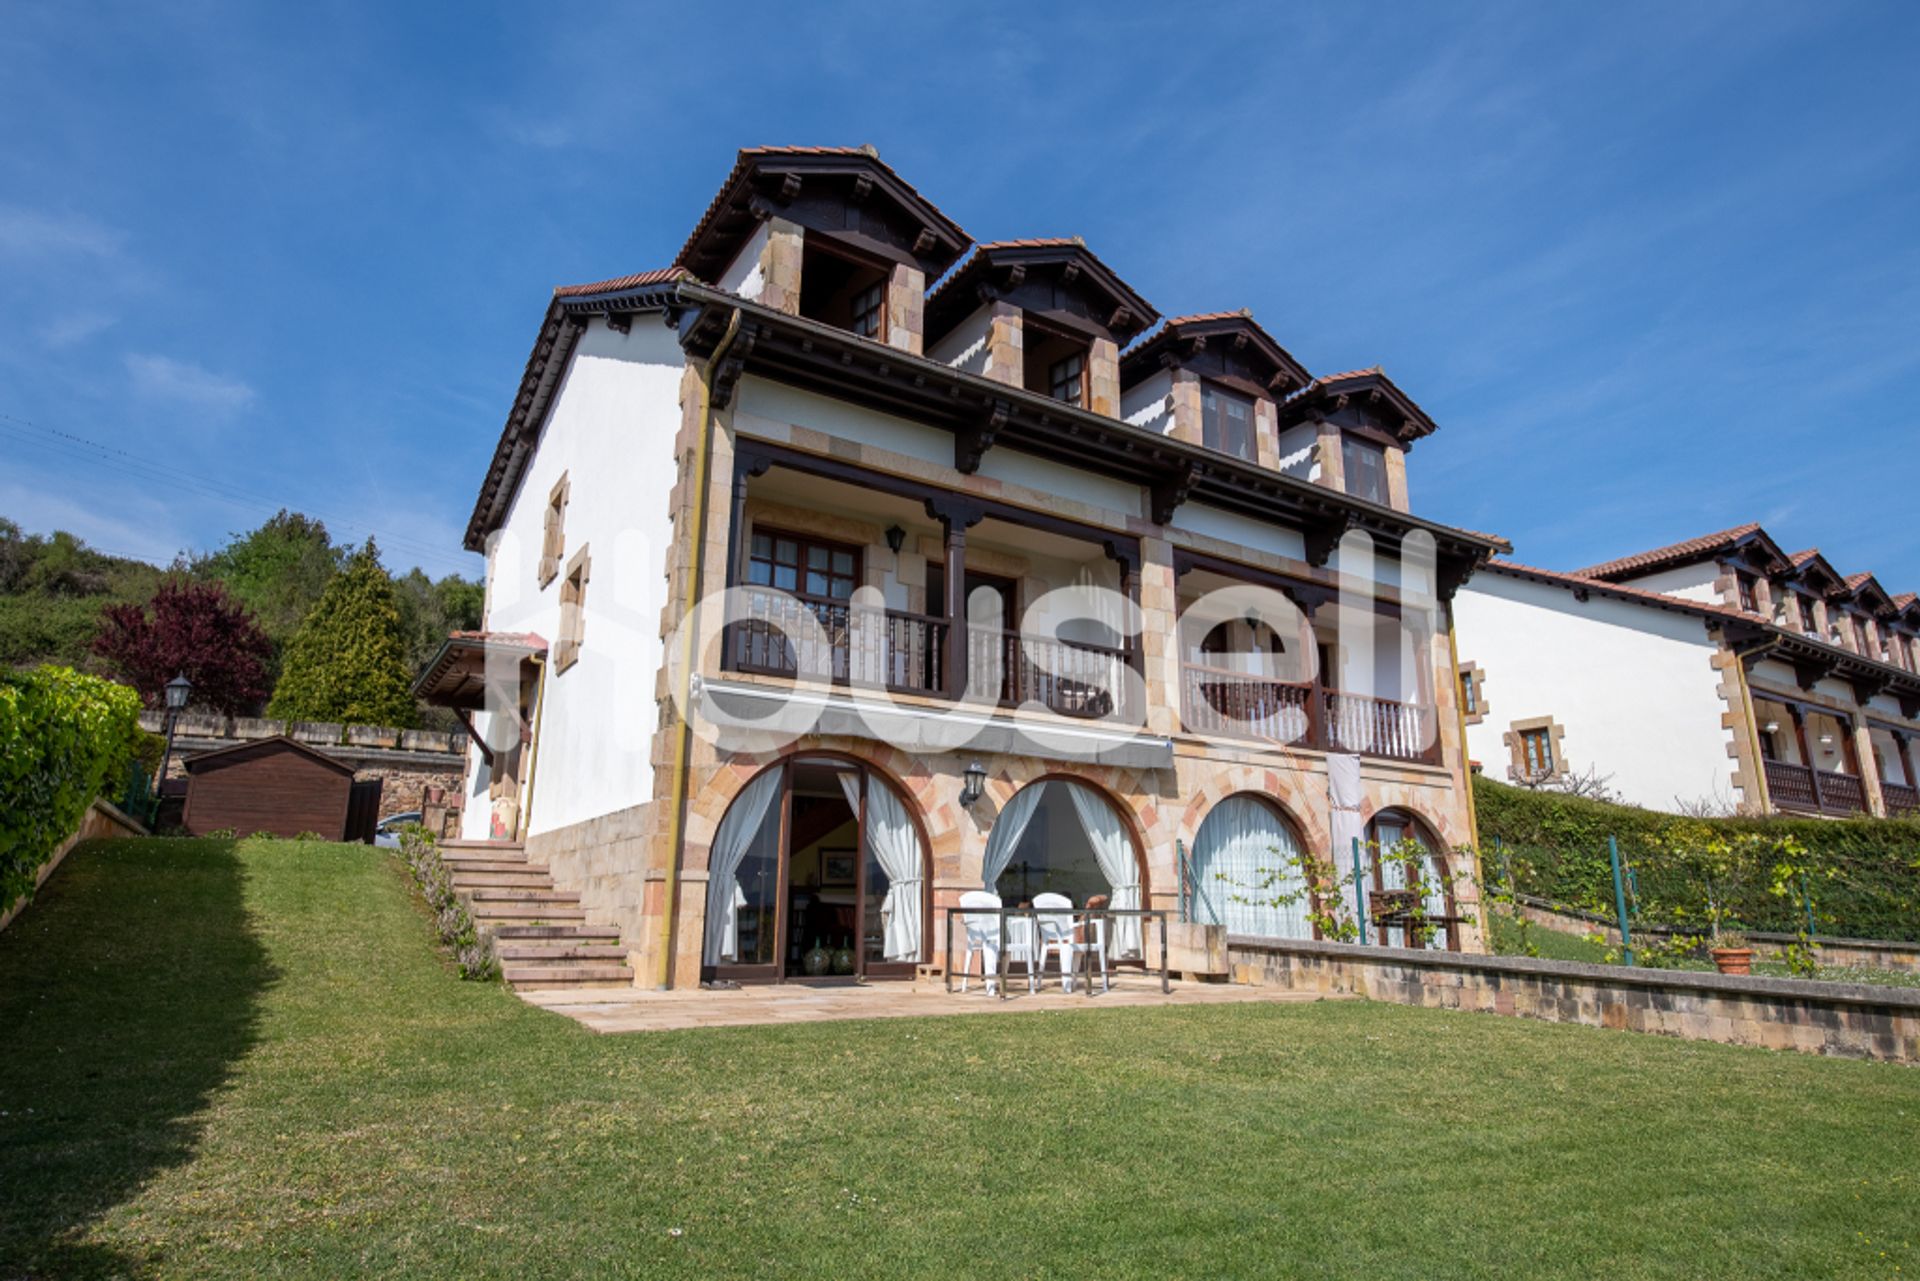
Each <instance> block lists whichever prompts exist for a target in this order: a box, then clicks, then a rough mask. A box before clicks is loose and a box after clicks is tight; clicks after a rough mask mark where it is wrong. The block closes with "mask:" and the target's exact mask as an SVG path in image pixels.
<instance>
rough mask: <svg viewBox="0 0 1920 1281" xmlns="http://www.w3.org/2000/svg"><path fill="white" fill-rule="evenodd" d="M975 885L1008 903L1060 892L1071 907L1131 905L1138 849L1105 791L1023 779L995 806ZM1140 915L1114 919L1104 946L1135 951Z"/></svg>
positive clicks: (1118, 952)
mask: <svg viewBox="0 0 1920 1281" xmlns="http://www.w3.org/2000/svg"><path fill="white" fill-rule="evenodd" d="M981 883H982V884H983V885H984V886H985V887H986V888H987V889H990V890H993V891H994V892H995V893H997V894H999V895H1000V900H1001V902H1003V903H1006V904H1007V905H1009V906H1015V905H1018V904H1022V903H1031V902H1032V901H1033V896H1034V895H1036V894H1047V893H1053V894H1064V895H1066V896H1067V897H1068V898H1069V899H1070V900H1072V902H1073V905H1074V906H1075V907H1085V906H1086V903H1087V900H1088V899H1089V898H1093V897H1096V896H1099V895H1105V896H1106V898H1107V900H1108V902H1107V906H1109V907H1111V908H1114V909H1116V910H1121V911H1138V910H1139V909H1140V906H1141V903H1142V898H1143V896H1142V893H1141V888H1140V886H1141V873H1140V852H1139V850H1138V849H1137V848H1136V846H1135V844H1134V839H1133V833H1132V832H1131V831H1130V830H1129V829H1128V827H1127V822H1126V819H1125V818H1123V817H1122V816H1121V813H1120V811H1119V809H1118V808H1117V807H1116V806H1115V805H1114V804H1113V802H1112V801H1110V800H1109V799H1107V797H1106V795H1105V794H1104V793H1102V792H1101V791H1099V790H1098V789H1096V788H1094V787H1091V786H1089V785H1088V784H1086V783H1082V782H1079V781H1078V780H1076V779H1069V778H1045V779H1040V780H1039V781H1037V782H1033V783H1029V784H1028V785H1027V786H1026V787H1024V788H1022V789H1020V790H1019V791H1018V792H1015V793H1014V794H1013V797H1012V798H1011V799H1010V800H1008V801H1007V803H1006V804H1005V805H1004V806H1002V807H1001V810H1000V814H999V817H997V818H996V819H995V820H994V823H993V830H992V831H990V832H988V833H987V853H986V857H985V859H984V860H983V863H982V867H981ZM1140 940H1141V931H1140V918H1139V917H1137V916H1122V917H1116V918H1115V919H1114V922H1113V938H1112V941H1111V943H1110V945H1109V948H1108V950H1109V951H1110V952H1111V953H1112V954H1113V955H1114V956H1116V957H1122V958H1125V957H1137V956H1139V955H1140V954H1141V945H1140Z"/></svg>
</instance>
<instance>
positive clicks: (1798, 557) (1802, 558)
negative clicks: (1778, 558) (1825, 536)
mask: <svg viewBox="0 0 1920 1281" xmlns="http://www.w3.org/2000/svg"><path fill="white" fill-rule="evenodd" d="M1819 554H1820V549H1819V548H1818V547H1809V548H1807V550H1805V551H1803V552H1795V553H1794V554H1793V555H1791V556H1789V557H1787V559H1788V560H1789V561H1792V562H1793V566H1794V568H1795V569H1798V568H1799V567H1800V566H1802V565H1804V564H1806V563H1807V562H1808V561H1810V560H1812V559H1813V558H1814V557H1815V556H1818V555H1819Z"/></svg>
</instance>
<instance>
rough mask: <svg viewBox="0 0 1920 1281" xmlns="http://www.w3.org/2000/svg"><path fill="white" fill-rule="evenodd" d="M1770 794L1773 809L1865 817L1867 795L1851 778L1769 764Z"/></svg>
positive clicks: (1814, 770)
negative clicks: (1861, 815)
mask: <svg viewBox="0 0 1920 1281" xmlns="http://www.w3.org/2000/svg"><path fill="white" fill-rule="evenodd" d="M1767 792H1768V794H1769V795H1770V796H1772V797H1773V803H1774V805H1775V806H1776V807H1777V808H1779V809H1783V810H1795V811H1798V812H1800V813H1803V814H1865V813H1866V812H1867V792H1866V788H1865V787H1864V786H1863V785H1862V784H1861V782H1860V780H1859V779H1857V778H1855V777H1854V776H1853V775H1851V774H1838V773H1835V772H1833V771H1831V770H1816V769H1808V768H1807V767H1806V766H1804V765H1790V764H1788V763H1787V762H1786V761H1768V762H1767Z"/></svg>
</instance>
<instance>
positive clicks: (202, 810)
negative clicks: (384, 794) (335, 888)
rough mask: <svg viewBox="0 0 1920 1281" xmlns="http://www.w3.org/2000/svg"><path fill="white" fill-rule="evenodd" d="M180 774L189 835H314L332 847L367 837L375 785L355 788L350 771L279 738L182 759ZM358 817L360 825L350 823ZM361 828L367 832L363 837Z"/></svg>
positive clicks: (375, 803) (184, 821) (184, 823)
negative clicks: (184, 787) (183, 780)
mask: <svg viewBox="0 0 1920 1281" xmlns="http://www.w3.org/2000/svg"><path fill="white" fill-rule="evenodd" d="M186 768H187V806H186V812H185V814H184V815H183V816H182V818H181V826H183V827H185V828H186V829H187V831H188V832H190V833H191V834H193V835H195V836H202V835H205V834H206V833H208V832H217V831H221V830H222V829H226V828H231V829H232V830H233V831H234V832H235V833H237V834H238V835H241V836H251V835H253V834H254V833H255V832H272V833H274V834H275V835H276V836H298V835H299V834H300V833H302V832H314V833H317V834H318V835H320V836H322V837H325V838H326V839H327V840H330V841H339V840H363V839H371V837H372V822H371V819H372V817H373V815H374V814H375V813H376V812H377V811H378V809H379V789H380V783H379V780H378V779H375V780H373V781H372V782H370V783H363V784H356V783H355V782H354V781H353V767H352V766H351V765H348V764H346V763H345V762H342V761H337V760H335V759H334V758H333V757H331V756H328V755H326V754H325V753H323V752H318V751H315V750H314V749H313V748H311V747H308V746H307V745H306V744H305V743H296V742H294V741H293V740H292V739H290V738H288V737H286V736H285V735H284V734H283V735H280V736H279V737H276V738H262V739H256V740H254V741H253V742H248V743H236V744H234V745H233V746H232V747H223V748H220V749H218V750H217V751H212V752H204V753H202V754H201V755H199V756H195V757H193V758H192V759H190V760H189V761H187V763H186ZM356 792H358V793H359V795H358V796H356V795H355V793H356ZM356 818H359V819H361V822H359V823H355V822H354V819H356ZM360 827H365V828H366V829H367V830H366V832H365V833H364V834H363V833H361V832H360V831H359V830H357V829H358V828H360Z"/></svg>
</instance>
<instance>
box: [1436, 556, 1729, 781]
mask: <svg viewBox="0 0 1920 1281" xmlns="http://www.w3.org/2000/svg"><path fill="white" fill-rule="evenodd" d="M1453 610H1454V626H1455V636H1456V639H1457V641H1458V645H1459V654H1460V661H1461V662H1462V663H1474V664H1476V665H1477V666H1478V668H1479V670H1480V672H1481V673H1482V674H1483V676H1484V678H1485V681H1486V685H1485V691H1486V692H1485V702H1486V706H1487V708H1488V711H1487V713H1486V715H1485V716H1484V718H1483V719H1482V720H1481V721H1480V723H1479V724H1476V725H1469V726H1468V727H1467V749H1468V752H1469V754H1470V755H1471V756H1472V758H1473V759H1474V760H1476V761H1478V762H1480V764H1481V765H1482V766H1483V767H1484V769H1485V771H1486V773H1487V776H1488V777H1489V778H1495V779H1500V780H1502V781H1505V780H1506V778H1507V767H1508V765H1509V764H1510V763H1511V753H1510V752H1509V750H1508V747H1507V743H1506V742H1505V739H1504V735H1506V734H1507V733H1508V732H1509V731H1510V730H1511V728H1512V726H1513V724H1514V723H1515V722H1517V721H1527V720H1532V719H1534V718H1537V717H1551V718H1552V719H1553V721H1554V723H1556V724H1557V725H1559V726H1561V727H1562V728H1563V729H1564V731H1565V736H1564V739H1563V740H1562V745H1563V752H1564V755H1565V757H1566V760H1565V761H1564V762H1563V764H1564V765H1566V766H1567V767H1570V768H1571V769H1573V770H1574V771H1577V772H1582V773H1584V772H1585V771H1587V770H1588V769H1597V770H1598V771H1599V773H1600V774H1602V775H1611V776H1612V779H1611V786H1612V788H1613V790H1614V791H1616V792H1618V793H1619V794H1620V795H1621V796H1622V797H1623V798H1624V799H1625V800H1627V801H1628V802H1629V803H1631V804H1635V805H1644V806H1646V807H1648V808H1650V809H1660V810H1672V809H1674V808H1676V805H1677V803H1679V802H1688V801H1697V800H1715V801H1718V802H1721V803H1723V804H1737V803H1738V802H1739V801H1740V800H1741V797H1740V796H1739V794H1738V793H1737V792H1736V791H1735V789H1734V785H1733V761H1732V759H1731V758H1730V757H1729V756H1728V755H1727V748H1728V745H1729V744H1730V743H1731V742H1732V731H1730V730H1727V729H1725V728H1723V727H1722V726H1721V717H1722V715H1723V714H1724V713H1725V711H1726V708H1725V706H1724V705H1723V704H1722V703H1721V701H1720V695H1719V684H1720V676H1719V673H1718V671H1716V670H1715V669H1714V668H1713V667H1712V665H1711V662H1712V659H1713V656H1714V654H1715V652H1716V651H1717V649H1718V646H1717V645H1716V644H1715V642H1714V641H1713V640H1711V639H1710V638H1709V637H1708V635H1707V632H1706V627H1705V624H1704V623H1703V621H1702V620H1701V619H1699V618H1695V617H1692V616H1690V615H1686V614H1679V613H1673V612H1670V611H1667V610H1662V609H1658V608H1654V607H1651V606H1642V605H1634V604H1629V603H1627V602H1625V601H1620V600H1612V599H1608V598H1606V597H1602V596H1600V595H1598V594H1595V595H1593V596H1591V597H1590V598H1589V599H1588V600H1586V601H1585V602H1584V603H1583V602H1580V601H1576V600H1575V599H1574V598H1573V594H1572V592H1571V591H1569V590H1567V589H1565V588H1562V587H1557V586H1552V585H1549V584H1545V583H1536V582H1531V581H1528V580H1526V579H1520V578H1515V577H1512V576H1509V575H1504V574H1501V573H1499V572H1498V571H1495V570H1491V569H1487V570H1482V571H1481V572H1480V573H1478V574H1476V575H1474V577H1473V579H1472V581H1471V582H1469V583H1468V584H1467V586H1465V587H1463V588H1462V589H1461V590H1460V592H1459V594H1458V595H1457V596H1455V598H1454V603H1453Z"/></svg>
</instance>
